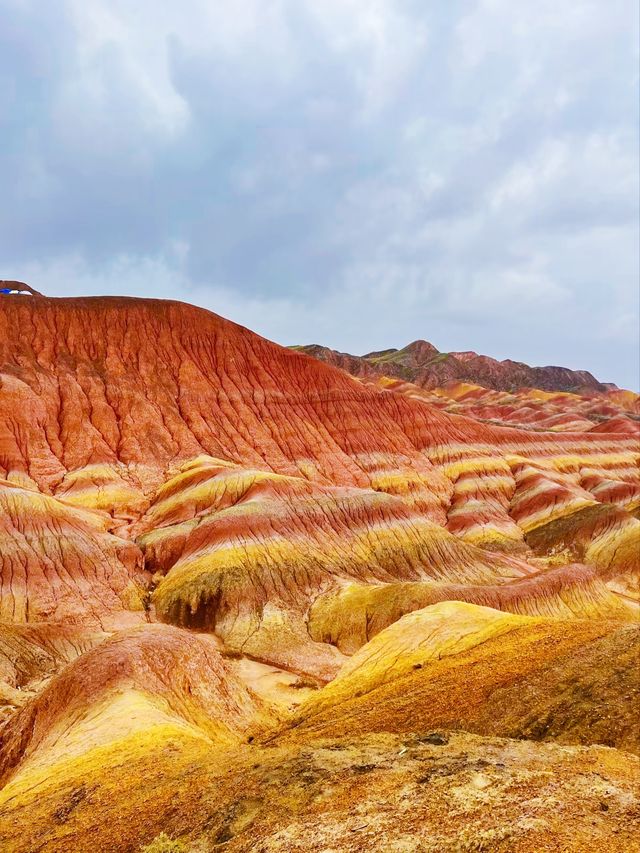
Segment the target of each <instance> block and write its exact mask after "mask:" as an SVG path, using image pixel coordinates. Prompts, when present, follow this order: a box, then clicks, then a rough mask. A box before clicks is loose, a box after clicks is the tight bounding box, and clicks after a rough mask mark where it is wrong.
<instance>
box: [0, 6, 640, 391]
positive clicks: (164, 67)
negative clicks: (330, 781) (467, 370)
mask: <svg viewBox="0 0 640 853" xmlns="http://www.w3.org/2000/svg"><path fill="white" fill-rule="evenodd" d="M636 6H637V4H636V0H607V2H603V0H570V1H569V2H558V0H536V2H530V0H479V2H472V0H446V2H445V0H441V2H431V3H429V2H425V0H234V2H233V3H231V2H228V0H181V2H180V3H174V2H168V0H47V2H42V0H0V150H1V153H2V157H1V160H0V188H1V191H2V205H1V206H0V277H2V278H18V279H22V280H26V281H28V282H30V283H31V284H32V285H33V286H35V287H36V288H38V289H39V290H42V291H43V292H45V293H47V294H49V295H76V294H98V293H100V294H102V293H112V294H131V295H144V296H156V297H171V298H179V299H183V300H185V301H188V302H193V303H195V304H198V305H202V306H205V307H207V308H210V309H212V310H214V311H216V312H218V313H220V314H223V315H225V316H227V317H230V318H231V319H233V320H236V321H237V322H240V323H242V324H244V325H247V326H249V327H250V328H252V329H254V330H256V331H258V332H260V333H261V334H264V335H266V336H267V337H270V338H272V339H274V340H276V341H279V342H281V343H284V344H291V343H308V342H314V343H324V344H327V345H329V346H332V347H335V348H338V349H341V350H345V351H349V352H355V353H363V352H366V351H369V350H372V349H381V348H385V347H389V346H403V345H404V344H406V343H408V342H409V341H411V340H414V339H416V338H426V339H428V340H430V341H432V342H433V343H435V344H436V345H437V346H438V347H439V348H440V349H443V350H456V349H475V350H477V351H479V352H484V353H487V354H490V355H494V356H496V357H499V358H505V357H512V358H515V359H519V360H523V361H527V362H529V363H532V364H550V363H551V364H563V365H566V366H569V367H579V368H586V369H589V370H591V371H593V372H594V373H595V374H596V375H597V376H598V377H599V378H601V379H603V380H605V381H615V382H617V383H618V384H620V385H623V386H626V387H634V388H637V387H638V386H639V384H640V380H639V379H638V357H637V335H638V231H637V217H638V196H639V189H638V160H637V145H638V138H637V128H638V114H637V101H638V21H637V10H636Z"/></svg>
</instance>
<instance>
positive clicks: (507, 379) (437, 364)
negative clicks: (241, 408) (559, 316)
mask: <svg viewBox="0 0 640 853" xmlns="http://www.w3.org/2000/svg"><path fill="white" fill-rule="evenodd" d="M295 349H296V350H298V351H301V352H306V353H307V354H308V355H312V356H314V358H318V359H320V360H322V361H325V362H327V363H328V364H333V365H335V366H336V367H340V368H342V369H343V370H346V371H347V372H348V373H351V374H353V375H354V376H362V377H369V376H390V377H393V378H396V379H403V380H405V381H408V382H412V383H414V384H415V385H418V386H419V387H420V388H427V389H431V388H439V387H441V386H442V385H444V384H445V383H447V382H450V381H452V380H455V381H457V382H471V383H475V384H477V385H482V386H483V387H484V388H492V389H494V390H495V391H516V390H518V389H519V388H539V389H541V390H543V391H569V392H579V391H610V390H611V391H617V390H618V389H617V388H616V386H615V385H612V384H611V383H603V382H598V380H597V379H596V378H595V377H594V376H592V375H591V373H589V372H588V371H587V370H569V369H568V368H567V367H529V365H528V364H524V363H523V362H521V361H512V360H511V359H505V360H504V361H497V360H496V359H495V358H491V357H490V356H487V355H478V353H476V352H471V351H466V352H440V351H439V350H438V349H436V347H434V346H433V344H430V343H428V341H414V342H413V343H411V344H409V345H408V346H406V347H404V348H403V349H388V350H383V351H381V352H370V353H368V354H367V355H363V356H356V355H348V354H347V353H342V352H336V351H335V350H331V349H329V348H328V347H323V346H319V345H318V344H310V345H307V346H300V347H295Z"/></svg>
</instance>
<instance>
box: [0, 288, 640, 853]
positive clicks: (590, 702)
mask: <svg viewBox="0 0 640 853" xmlns="http://www.w3.org/2000/svg"><path fill="white" fill-rule="evenodd" d="M12 289H15V288H12ZM424 346H425V347H428V345H424ZM407 384H408V383H407ZM412 387H415V386H412ZM417 391H418V392H420V393H418V394H417V398H416V395H414V394H413V393H389V392H388V391H385V390H382V389H381V388H380V387H377V385H376V384H375V383H365V382H362V381H359V380H357V379H355V378H354V377H352V376H349V375H348V374H347V373H345V372H344V371H342V370H339V369H337V368H336V367H334V366H331V365H327V364H323V363H321V362H319V361H318V360H317V359H315V358H311V357H310V356H308V355H306V354H304V353H300V352H295V351H292V350H289V349H286V348H283V347H280V346H278V345H277V344H274V343H271V342H270V341H267V340H265V339H264V338H261V337H259V336H258V335H255V334H253V333H252V332H250V331H249V330H247V329H244V328H242V327H241V326H238V325H236V324H234V323H231V322H229V321H228V320H225V319H223V318H222V317H219V316H217V315H215V314H212V313H210V312H207V311H204V310H201V309H198V308H195V307H193V306H188V305H184V304H181V303H178V302H169V301H160V300H142V299H124V298H106V297H105V298H87V299H48V298H46V297H42V296H40V295H38V294H35V293H34V294H31V295H22V294H11V293H10V294H5V295H2V296H0V719H2V720H3V721H4V722H3V723H2V728H0V778H2V779H4V780H5V782H6V784H5V786H4V788H3V789H2V790H0V848H1V849H2V850H3V851H4V850H7V851H10V853H27V852H28V851H32V850H35V849H37V850H41V851H43V853H82V851H87V852H88V851H89V850H93V849H97V848H99V849H105V850H107V849H108V850H113V851H114V853H139V850H140V847H141V845H142V844H143V843H145V844H146V843H147V842H149V841H151V839H152V838H153V837H154V835H156V834H157V833H159V832H160V830H161V829H166V830H167V831H168V832H170V834H172V835H174V834H175V835H179V836H181V837H184V838H185V839H186V840H187V841H188V843H189V844H191V843H193V847H192V848H191V849H193V850H197V849H214V848H217V846H219V845H222V844H224V845H227V844H228V845H230V846H229V849H237V850H245V849H246V850H249V849H255V842H256V839H257V840H259V841H260V843H261V844H262V848H261V849H264V850H280V849H309V850H311V849H317V850H321V849H327V847H332V849H336V850H346V849H354V850H358V849H362V850H365V849H375V848H374V847H372V846H371V844H370V840H371V839H369V838H368V837H365V836H363V838H362V845H361V846H358V844H357V843H355V842H354V844H355V846H354V845H351V846H350V847H345V846H344V843H343V840H342V839H344V837H348V838H349V839H351V838H352V837H353V836H352V829H353V827H352V826H351V825H350V824H349V821H351V817H348V818H344V816H341V815H342V813H341V812H340V809H341V808H342V806H341V805H340V803H344V802H345V796H347V798H348V800H349V804H348V810H349V811H348V814H349V815H351V816H352V815H353V814H355V813H358V814H360V813H362V812H361V810H363V811H364V812H365V813H366V814H367V821H370V822H371V825H372V827H374V828H376V827H377V830H376V831H377V834H378V835H380V833H382V836H381V837H382V838H383V842H382V843H383V848H380V849H384V844H386V841H389V844H388V845H387V849H391V847H392V846H393V845H395V844H396V841H397V844H398V845H400V846H402V845H404V846H405V847H406V846H407V845H409V846H411V845H413V846H412V848H411V849H419V844H420V843H421V841H420V838H421V835H420V833H421V832H422V831H423V827H424V826H425V825H429V826H430V827H432V829H431V830H430V832H442V833H444V836H443V839H444V840H443V842H442V843H443V844H446V845H449V846H448V847H447V846H445V847H444V848H443V849H453V848H452V847H451V845H452V844H454V842H455V839H456V838H457V837H458V836H459V833H460V830H461V827H460V824H459V821H460V820H462V821H463V822H464V825H465V827H467V828H468V827H469V826H471V827H472V829H473V832H474V833H476V832H481V833H482V832H485V830H486V829H487V826H486V823H487V815H488V814H489V815H491V816H492V817H491V820H493V819H494V817H493V816H495V815H497V814H498V811H496V809H499V810H500V811H499V814H500V818H499V820H500V821H501V827H502V828H501V829H500V832H502V831H503V830H504V831H506V832H508V833H511V832H515V833H516V834H515V836H514V838H516V840H517V845H516V847H514V848H513V849H517V850H523V851H528V850H533V849H551V848H550V847H549V846H548V845H550V844H551V843H552V842H553V839H555V838H556V837H557V836H558V833H560V834H561V835H562V838H563V844H564V845H565V847H566V849H567V850H575V851H578V850H582V849H587V848H589V849H594V850H600V851H604V850H607V851H609V850H620V851H622V850H624V849H627V848H626V847H625V845H626V844H627V842H628V841H629V839H630V838H632V837H633V827H632V818H631V814H632V808H633V803H632V800H633V795H632V793H630V790H631V789H630V785H631V782H630V780H632V779H633V778H634V773H635V772H636V767H637V762H636V759H634V758H633V756H632V755H631V754H630V753H631V752H634V751H637V750H638V748H639V746H638V743H637V736H636V734H635V733H634V732H635V730H634V727H633V708H634V707H635V702H636V699H637V695H638V685H637V683H636V682H637V678H636V668H635V667H634V661H633V654H634V653H635V652H634V650H635V649H636V644H637V637H636V632H633V631H630V630H629V623H630V622H632V621H633V620H634V619H636V618H637V607H638V575H639V572H640V566H639V565H638V544H639V541H640V539H639V534H640V521H638V520H637V518H636V516H637V514H638V511H639V509H640V471H639V468H638V460H639V458H640V457H639V454H638V443H637V440H636V439H635V437H634V435H633V434H632V433H631V432H630V431H629V430H628V429H627V422H626V421H625V420H622V421H620V420H617V421H616V420H614V419H613V418H612V419H611V422H610V424H609V429H606V430H605V429H602V430H589V431H573V430H566V431H560V432H550V431H542V430H538V431H532V430H526V429H516V428H506V427H500V426H497V425H495V424H494V423H488V422H482V421H481V420H480V419H479V418H476V417H466V416H463V415H461V414H458V413H451V412H448V411H444V410H443V407H442V406H441V405H439V403H438V401H439V398H438V395H434V397H433V398H431V397H421V396H420V394H427V393H428V392H425V391H424V389H417ZM474 393H475V392H474ZM474 393H471V396H472V397H473V396H474ZM496 393H498V392H496ZM616 393H622V392H616ZM476 396H477V395H476ZM486 402H487V401H485V403H486ZM503 402H504V401H503ZM618 402H619V403H620V405H623V404H624V405H627V403H628V401H626V398H621V399H620V400H619V401H618ZM493 403H495V401H493ZM486 420H490V419H486ZM153 623H156V624H153ZM158 623H166V624H158ZM576 683H578V687H575V684H576ZM465 685H473V689H467V688H466V687H465ZM572 685H574V686H573V687H572ZM603 685H604V686H606V690H605V692H604V694H602V690H603V689H604V687H603ZM496 691H497V692H496ZM380 697H381V698H382V701H378V698H380ZM519 697H520V698H519ZM516 700H517V701H516ZM412 703H413V704H412ZM414 705H415V707H414ZM340 708H344V709H348V710H347V711H343V712H341V711H340ZM416 708H419V714H416V713H414V711H415V710H416ZM451 708H455V714H452V713H451V712H450V709H451ZM296 709H297V710H296ZM294 711H295V713H293V712H294ZM345 714H346V715H347V717H348V719H347V718H346V717H345ZM411 720H418V721H420V726H421V727H425V728H428V726H429V725H431V724H433V725H437V726H438V727H441V728H443V729H452V728H459V729H460V728H462V729H465V730H467V731H472V732H474V733H475V735H477V736H478V737H476V736H475V735H474V736H473V737H472V736H471V735H465V734H464V733H463V734H459V735H456V736H455V737H454V736H452V744H453V745H452V746H451V747H449V746H448V745H447V744H448V737H449V735H448V734H447V735H441V734H437V733H436V735H435V736H434V735H428V736H429V737H435V738H436V739H435V740H433V739H432V740H430V741H428V742H427V743H428V744H430V745H428V746H424V743H423V742H422V741H419V740H418V741H415V743H414V741H411V743H414V746H411V743H410V744H409V745H406V744H404V743H403V742H400V743H399V742H398V740H397V737H396V736H397V735H398V733H404V732H406V731H407V727H408V726H410V724H412V723H410V721H411ZM430 721H431V722H430ZM320 722H321V725H320ZM320 731H321V732H324V733H325V734H326V736H327V737H331V738H334V741H335V742H334V743H332V744H331V745H330V747H328V748H325V745H324V742H322V741H318V737H319V732H320ZM359 731H360V732H361V733H362V735H363V737H364V738H365V740H364V741H362V742H360V741H361V740H362V739H360V740H358V738H357V737H356V735H355V734H354V732H359ZM248 732H251V734H250V735H248V737H247V733H248ZM323 736H324V735H323ZM505 737H506V738H529V739H531V740H535V741H538V740H551V741H554V740H555V741H557V742H558V743H562V744H565V745H563V746H562V747H560V746H557V744H537V743H536V744H529V745H522V744H518V743H516V742H515V741H509V740H505ZM367 738H368V739H367ZM474 738H475V739H474ZM254 739H255V741H254ZM247 740H248V741H249V743H247ZM603 743H604V744H608V745H610V746H612V747H617V748H616V749H611V750H608V751H606V752H605V751H603V750H602V749H600V748H599V747H594V746H593V744H603ZM415 744H418V746H415ZM419 744H422V745H421V746H420V745H419ZM514 744H515V745H514ZM566 744H568V745H566ZM578 744H581V745H582V746H578ZM433 749H438V750H440V752H439V755H438V757H437V762H438V763H437V766H438V767H439V768H440V769H439V770H438V772H437V773H436V772H435V771H434V773H435V775H433V780H434V784H431V781H430V780H431V778H432V777H431V776H430V775H429V774H430V772H431V771H429V770H427V771H425V769H424V768H423V769H421V770H420V771H419V772H418V765H419V763H420V762H423V763H424V762H426V763H427V764H428V766H431V767H434V766H435V765H433V760H434V757H435V756H434V755H433V754H432V751H433ZM408 751H409V752H410V755H409V758H407V759H406V760H405V759H404V758H403V757H404V756H405V754H407V753H408ZM336 756H337V758H336ZM346 756H350V758H349V760H348V761H347V760H346ZM464 756H467V757H464ZM469 756H474V757H473V758H470V757H469ZM400 758H403V763H402V764H399V763H398V762H399V761H400ZM498 758H499V759H500V760H499V761H498V760H497V759H498ZM492 762H493V763H492ZM494 763H495V769H493V764H494ZM312 765H313V766H312ZM425 766H427V765H425ZM523 767H524V768H525V770H524V771H522V770H521V769H519V768H523ZM261 768H265V769H264V773H263V771H262V770H261ZM278 768H279V769H278ZM283 768H284V769H283ZM363 768H364V769H363ZM373 768H378V769H379V771H380V772H378V769H373ZM483 768H484V769H483ZM549 768H552V770H551V771H550V770H549ZM369 772H372V773H374V774H376V776H375V778H376V779H377V782H376V786H377V787H375V786H374V787H375V790H376V791H377V793H378V795H379V796H378V800H376V802H375V803H371V802H369V799H368V797H369V796H370V792H371V785H369V784H365V783H366V781H367V780H366V778H365V776H362V774H365V775H366V774H368V773H369ZM550 772H551V779H552V782H553V784H551V783H550V782H549V773H550ZM334 773H335V774H337V776H336V778H337V779H338V780H339V786H338V788H336V790H335V791H333V789H332V788H331V786H330V784H329V781H328V780H329V779H330V778H331V777H332V774H334ZM360 776H362V778H363V779H364V782H362V779H361V780H360V781H361V782H362V784H360V783H358V784H356V783H354V779H355V778H356V777H358V778H360ZM424 779H426V780H427V781H422V780H424ZM443 780H444V781H443ZM424 785H426V787H421V788H419V791H420V796H419V797H418V800H417V802H419V803H420V809H419V811H420V815H419V820H417V819H416V820H415V821H414V822H413V823H412V824H411V829H410V831H409V830H407V833H408V834H407V833H405V835H404V836H402V837H400V836H398V837H396V836H397V827H394V826H392V825H391V824H388V823H385V822H384V821H382V823H381V822H380V821H381V820H382V818H381V815H383V814H386V813H387V812H388V813H392V812H393V813H400V812H401V811H402V808H403V807H402V804H401V801H402V798H403V797H404V796H405V795H404V794H403V793H402V792H403V791H405V790H409V788H408V787H407V786H412V787H411V790H413V789H414V788H415V787H416V786H424ZM491 786H493V787H491ZM598 786H599V787H598ZM605 789H606V790H607V791H609V792H610V793H607V794H606V795H605V794H604V793H602V791H604V790H605ZM265 791H268V793H267V794H265ZM332 791H333V793H332ZM505 791H508V794H507V795H505V794H504V792H505ZM558 791H561V792H562V793H561V795H559V794H558ZM247 792H249V793H247ZM478 792H480V794H481V798H480V799H478V797H479V796H480V794H479V793H478ZM594 792H596V794H597V796H598V797H601V798H604V797H605V796H606V797H607V800H606V805H607V808H608V809H609V812H607V814H608V815H609V816H608V818H605V817H603V815H604V814H605V812H604V811H602V810H601V808H600V806H599V805H598V803H599V802H600V800H598V799H597V798H596V800H594V796H595V794H594ZM611 792H613V793H611ZM380 796H383V797H384V798H386V799H385V800H384V802H385V803H386V805H385V806H384V808H382V809H381V808H380V806H379V798H380ZM416 796H418V795H416ZM456 797H459V798H462V799H461V800H460V802H465V803H467V805H468V804H469V803H475V804H476V805H477V806H478V808H477V809H476V808H475V806H474V810H472V812H469V809H468V807H467V806H465V809H464V810H463V813H462V814H463V817H462V818H456V817H455V816H453V817H452V816H451V815H452V814H453V813H452V812H451V809H450V802H451V801H452V798H454V799H455V798H456ZM439 798H440V799H439ZM534 798H535V799H536V802H538V803H539V804H540V805H539V808H540V814H541V815H542V816H543V818H544V819H542V818H541V821H540V825H538V824H536V826H535V827H533V829H532V826H531V824H530V822H529V823H527V820H528V814H529V812H528V803H529V801H530V800H531V799H534ZM414 799H415V798H414V797H413V795H412V798H411V802H412V803H413V800H414ZM149 802H152V803H153V808H149ZM437 802H441V803H446V804H447V806H446V809H444V807H443V809H444V810H443V811H442V812H440V811H436V810H434V809H436V807H435V806H434V803H437ZM559 802H560V806H559V805H558V803H559ZM272 803H275V804H276V805H275V806H274V808H273V809H272V808H271V804H272ZM437 809H440V806H438V807H437ZM563 809H564V812H563ZM565 812H566V814H571V815H574V814H579V815H584V817H583V818H579V819H577V823H574V825H572V826H571V827H570V829H571V831H570V832H569V830H568V829H567V828H566V826H565V824H566V821H565V820H564V819H563V818H562V815H563V814H564V813H565ZM291 814H297V815H300V816H301V817H300V821H301V825H300V826H299V827H297V828H294V829H293V830H290V829H289V826H290V824H291V820H290V818H291ZM558 814H559V815H560V817H558ZM447 815H449V816H448V817H447ZM495 819H497V818H495ZM345 820H346V821H347V823H345V822H344V821H345ZM607 820H608V821H609V824H607V823H606V821H607ZM314 821H315V823H314ZM352 822H353V821H351V823H352ZM520 824H522V826H520ZM310 826H314V827H315V829H314V832H315V833H316V837H314V838H310V837H309V832H310V830H309V827H310ZM358 826H359V825H358ZM512 826H515V829H513V830H512V829H511V827H512ZM505 827H507V828H508V830H507V829H504V828H505ZM518 827H520V828H518ZM612 827H613V828H614V829H615V830H617V831H618V833H619V835H618V838H617V841H616V843H615V844H614V845H613V846H612V845H611V843H610V842H611V837H612ZM356 829H357V831H358V832H359V831H360V829H362V827H361V826H360V827H359V828H357V827H356ZM534 830H535V832H534V835H535V838H534V841H533V842H531V843H532V844H534V845H537V847H536V846H533V847H532V846H527V844H529V841H530V839H531V832H532V831H534ZM354 831H355V830H354ZM465 831H466V829H465ZM487 831H488V830H487ZM290 832H293V833H294V835H293V836H292V835H291V834H290ZM372 832H373V830H372ZM491 832H493V829H491ZM394 833H395V834H394ZM563 833H564V834H563ZM405 836H406V837H405ZM483 837H484V836H483ZM495 837H497V836H495V835H491V834H489V836H487V837H486V839H488V840H487V843H490V842H492V839H494V838H495ZM502 837H503V836H502V835H500V838H502ZM505 837H507V836H505ZM509 837H511V836H509ZM486 839H485V840H486ZM391 840H393V844H391ZM290 842H291V843H290ZM349 843H351V842H349ZM483 843H484V842H483ZM287 845H289V847H287ZM416 845H418V846H416ZM187 849H189V848H187ZM398 849H399V848H398ZM403 849H404V848H403ZM463 849H471V848H466V847H465V848H463Z"/></svg>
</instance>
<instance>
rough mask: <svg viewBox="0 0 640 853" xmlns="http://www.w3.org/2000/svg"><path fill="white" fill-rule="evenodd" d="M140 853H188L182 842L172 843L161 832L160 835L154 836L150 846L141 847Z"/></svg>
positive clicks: (170, 839) (172, 841)
mask: <svg viewBox="0 0 640 853" xmlns="http://www.w3.org/2000/svg"><path fill="white" fill-rule="evenodd" d="M140 853H188V851H187V848H186V847H185V845H184V844H183V843H182V841H174V840H173V839H172V838H169V836H168V835H167V834H166V832H161V833H160V835H156V837H155V838H154V839H153V841H152V842H151V844H146V845H145V846H144V847H141V848H140Z"/></svg>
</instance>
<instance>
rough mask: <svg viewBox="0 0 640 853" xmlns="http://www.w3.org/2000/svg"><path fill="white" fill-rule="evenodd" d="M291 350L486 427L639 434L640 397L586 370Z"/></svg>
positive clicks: (409, 353) (424, 347)
mask: <svg viewBox="0 0 640 853" xmlns="http://www.w3.org/2000/svg"><path fill="white" fill-rule="evenodd" d="M293 349H294V350H296V351H298V352H305V353H307V354H308V355H312V356H313V357H314V358H317V359H319V360H321V361H323V362H325V363H327V364H332V365H334V366H335V367H339V368H341V369H342V370H345V371H346V372H348V373H350V374H351V375H352V376H355V377H357V378H358V379H360V380H361V381H362V382H363V384H365V385H367V386H370V387H377V388H382V389H384V390H387V391H393V392H395V393H398V394H403V395H404V396H407V397H410V398H412V399H414V400H422V401H424V402H426V403H428V404H429V405H430V406H435V407H437V408H441V409H444V410H445V411H447V412H449V413H451V414H461V415H465V416H467V417H472V418H474V419H476V420H479V421H482V422H485V423H494V424H497V425H509V426H515V427H518V428H519V429H528V430H536V431H541V430H550V431H553V432H564V431H571V432H582V431H591V430H593V431H596V432H615V433H626V434H629V435H634V436H638V435H640V395H639V394H636V393H634V392H633V391H623V390H620V389H619V388H616V386H614V385H612V384H611V383H602V382H598V381H597V380H596V379H595V378H594V377H593V376H592V375H591V374H590V373H588V372H586V371H581V370H580V371H573V370H568V369H567V368H564V367H529V366H528V365H526V364H522V363H520V362H513V361H509V360H506V361H496V360H495V359H492V358H488V357H487V356H479V355H477V354H476V353H472V352H464V353H441V352H438V350H437V349H436V348H435V347H434V346H432V345H431V344H429V343H427V342H426V341H416V342H415V343H413V344H410V345H409V346H408V347H405V348H404V349H402V350H386V351H385V352H382V353H370V354H369V355H364V356H353V355H347V354H346V353H339V352H336V351H335V350H331V349H328V348H327V347H321V346H317V345H315V344H314V345H311V346H302V347H293Z"/></svg>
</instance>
